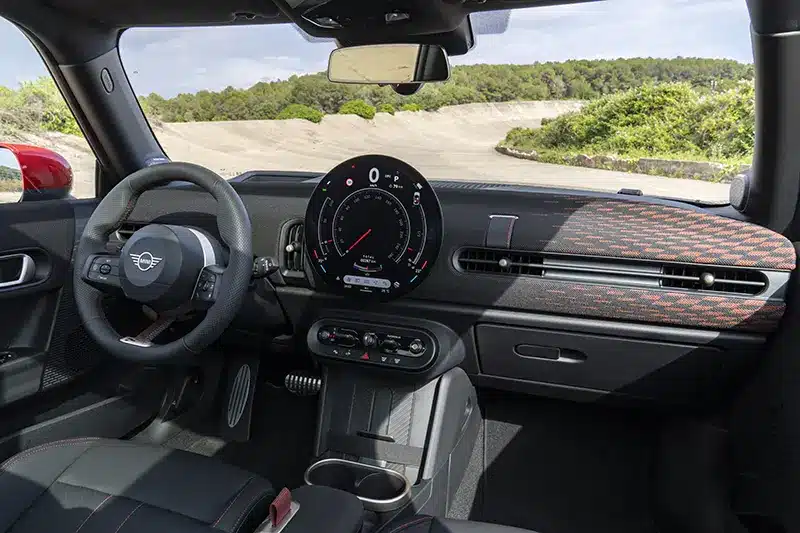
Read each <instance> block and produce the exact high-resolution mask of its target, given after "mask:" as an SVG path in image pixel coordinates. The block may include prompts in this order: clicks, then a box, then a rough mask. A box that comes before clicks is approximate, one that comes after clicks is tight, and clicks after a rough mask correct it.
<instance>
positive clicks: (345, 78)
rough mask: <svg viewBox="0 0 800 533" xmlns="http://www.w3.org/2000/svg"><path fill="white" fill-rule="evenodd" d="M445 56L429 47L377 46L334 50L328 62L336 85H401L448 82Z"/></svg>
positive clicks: (445, 54)
mask: <svg viewBox="0 0 800 533" xmlns="http://www.w3.org/2000/svg"><path fill="white" fill-rule="evenodd" d="M449 78H450V62H449V61H448V59H447V52H445V50H444V48H442V47H441V46H438V45H431V44H376V45H367V46H352V47H347V48H337V49H336V50H334V51H333V52H331V55H330V59H329V60H328V79H329V80H330V81H332V82H335V83H359V84H401V83H424V82H434V81H447V80H448V79H449Z"/></svg>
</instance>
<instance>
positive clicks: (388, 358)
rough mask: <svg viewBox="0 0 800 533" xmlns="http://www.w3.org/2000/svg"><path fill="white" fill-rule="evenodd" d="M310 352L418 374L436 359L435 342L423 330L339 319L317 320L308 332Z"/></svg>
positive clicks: (328, 357)
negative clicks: (417, 372)
mask: <svg viewBox="0 0 800 533" xmlns="http://www.w3.org/2000/svg"><path fill="white" fill-rule="evenodd" d="M308 345H309V348H310V349H311V351H312V352H313V353H314V354H315V355H317V356H319V357H323V358H326V359H336V360H339V361H350V362H352V363H358V364H364V365H375V366H382V367H385V368H392V369H397V370H406V371H418V370H424V369H425V368H427V367H428V366H429V365H430V364H431V363H432V362H433V360H434V358H435V357H436V341H435V340H434V338H433V336H432V335H431V334H430V333H428V332H427V331H425V330H421V329H410V328H402V327H396V326H387V325H382V324H367V323H363V322H350V321H340V320H320V321H318V322H316V323H315V324H314V325H313V326H312V327H311V329H310V330H309V333H308Z"/></svg>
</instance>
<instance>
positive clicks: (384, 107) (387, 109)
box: [378, 104, 394, 115]
mask: <svg viewBox="0 0 800 533" xmlns="http://www.w3.org/2000/svg"><path fill="white" fill-rule="evenodd" d="M378 113H389V114H390V115H394V106H393V105H392V104H381V105H379V106H378Z"/></svg>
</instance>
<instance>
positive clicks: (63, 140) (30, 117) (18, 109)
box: [0, 17, 95, 203]
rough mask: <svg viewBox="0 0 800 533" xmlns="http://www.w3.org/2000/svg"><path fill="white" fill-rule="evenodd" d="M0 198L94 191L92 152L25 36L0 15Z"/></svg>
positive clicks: (85, 194) (91, 193)
mask: <svg viewBox="0 0 800 533" xmlns="http://www.w3.org/2000/svg"><path fill="white" fill-rule="evenodd" d="M0 50H2V51H3V52H2V56H3V60H2V61H0V203H11V202H19V201H25V202H27V201H36V200H43V199H55V198H69V197H75V198H92V197H94V195H95V190H94V189H95V187H94V168H95V157H94V154H93V153H92V151H91V149H90V148H89V145H88V144H87V142H86V140H85V139H84V138H83V135H82V134H81V131H80V129H79V128H78V125H77V123H76V122H75V117H74V116H73V115H72V112H71V111H70V110H69V108H68V107H67V104H66V102H64V98H63V97H62V96H61V93H60V92H59V90H58V88H57V87H56V84H55V82H54V81H53V78H52V77H51V76H50V73H49V72H48V71H47V68H46V67H45V65H44V62H43V61H42V58H41V57H40V56H39V54H38V52H37V51H36V49H35V48H34V47H33V45H32V44H31V42H30V41H29V40H28V38H27V37H26V36H25V35H24V34H23V33H22V32H21V31H20V30H19V28H17V27H16V26H14V25H13V24H11V23H10V22H9V21H7V20H5V19H3V18H2V17H0Z"/></svg>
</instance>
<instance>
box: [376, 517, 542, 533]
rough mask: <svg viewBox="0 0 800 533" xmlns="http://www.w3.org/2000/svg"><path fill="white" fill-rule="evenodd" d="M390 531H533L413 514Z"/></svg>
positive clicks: (525, 532)
mask: <svg viewBox="0 0 800 533" xmlns="http://www.w3.org/2000/svg"><path fill="white" fill-rule="evenodd" d="M388 531H389V533H533V532H532V531H528V530H526V529H519V528H516V527H508V526H498V525H496V524H486V523H484V522H466V521H464V520H445V519H442V518H436V517H433V516H423V515H418V516H412V517H411V518H409V519H407V520H404V521H402V522H398V523H397V524H393V526H392V527H391V528H390V529H389V530H388Z"/></svg>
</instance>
